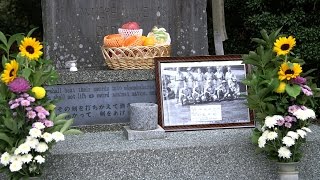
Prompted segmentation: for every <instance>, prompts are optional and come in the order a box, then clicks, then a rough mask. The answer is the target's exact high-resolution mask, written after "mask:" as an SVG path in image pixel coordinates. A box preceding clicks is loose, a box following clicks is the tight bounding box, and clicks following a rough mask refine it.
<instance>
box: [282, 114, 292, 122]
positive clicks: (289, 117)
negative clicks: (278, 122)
mask: <svg viewBox="0 0 320 180" xmlns="http://www.w3.org/2000/svg"><path fill="white" fill-rule="evenodd" d="M284 120H285V121H286V122H289V123H291V122H292V121H293V117H292V116H285V117H284Z"/></svg>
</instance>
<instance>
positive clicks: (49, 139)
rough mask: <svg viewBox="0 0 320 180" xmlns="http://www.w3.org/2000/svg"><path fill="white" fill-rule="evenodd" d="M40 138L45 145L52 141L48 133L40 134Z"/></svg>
mask: <svg viewBox="0 0 320 180" xmlns="http://www.w3.org/2000/svg"><path fill="white" fill-rule="evenodd" d="M41 137H42V138H43V139H44V141H46V143H49V142H51V141H52V135H51V134H50V133H47V132H45V133H43V134H42V136H41Z"/></svg>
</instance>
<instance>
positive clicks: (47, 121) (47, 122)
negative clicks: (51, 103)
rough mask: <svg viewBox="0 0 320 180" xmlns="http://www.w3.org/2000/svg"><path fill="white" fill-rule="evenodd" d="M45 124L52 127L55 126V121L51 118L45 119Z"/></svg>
mask: <svg viewBox="0 0 320 180" xmlns="http://www.w3.org/2000/svg"><path fill="white" fill-rule="evenodd" d="M43 123H44V125H45V126H46V127H52V126H53V122H52V121H50V120H47V119H46V120H44V122H43Z"/></svg>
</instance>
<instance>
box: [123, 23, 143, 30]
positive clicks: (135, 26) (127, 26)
mask: <svg viewBox="0 0 320 180" xmlns="http://www.w3.org/2000/svg"><path fill="white" fill-rule="evenodd" d="M121 28H122V29H140V26H139V24H138V23H137V22H127V23H125V24H123V25H122V26H121Z"/></svg>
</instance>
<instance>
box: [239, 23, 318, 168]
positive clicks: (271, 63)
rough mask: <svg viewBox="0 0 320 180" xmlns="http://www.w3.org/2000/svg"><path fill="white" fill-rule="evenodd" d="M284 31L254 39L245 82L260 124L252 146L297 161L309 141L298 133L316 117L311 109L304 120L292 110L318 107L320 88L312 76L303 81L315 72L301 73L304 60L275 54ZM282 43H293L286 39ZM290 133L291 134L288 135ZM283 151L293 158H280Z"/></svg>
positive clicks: (246, 61) (247, 56) (245, 60)
mask: <svg viewBox="0 0 320 180" xmlns="http://www.w3.org/2000/svg"><path fill="white" fill-rule="evenodd" d="M280 30H281V29H277V30H276V31H274V32H272V33H271V34H268V33H267V31H266V30H262V31H260V34H261V36H262V38H253V42H256V43H257V48H256V49H255V51H250V52H249V53H248V54H245V55H243V63H244V64H247V65H250V72H249V75H248V76H247V77H246V79H245V80H244V81H243V83H244V84H246V85H247V87H248V95H247V106H248V107H249V108H250V109H252V110H254V112H255V119H256V120H257V121H258V124H259V125H260V126H258V127H257V128H256V129H254V131H253V133H252V136H251V140H252V143H253V144H255V145H258V149H257V151H259V152H264V153H265V154H266V155H267V157H268V158H269V159H272V160H277V161H281V162H296V161H299V160H300V159H301V157H302V152H301V150H300V147H301V145H302V144H303V143H304V142H305V139H304V136H301V135H300V134H299V135H298V132H299V131H300V132H299V133H301V131H303V132H305V131H307V130H305V129H304V128H306V127H307V126H308V125H309V122H310V119H312V118H315V115H314V112H313V111H312V110H311V109H309V110H310V111H309V110H308V111H309V112H307V111H306V112H303V113H309V115H308V118H307V119H304V118H303V117H302V118H301V116H299V114H295V111H296V110H292V109H294V108H297V109H300V107H303V108H306V107H311V108H314V107H315V99H314V98H315V97H316V96H319V89H318V88H317V87H316V85H315V84H314V83H313V82H312V80H313V79H312V78H311V77H307V78H306V79H305V78H303V77H306V76H307V75H309V74H310V73H312V72H313V71H314V70H309V71H306V72H304V73H302V72H300V71H299V69H300V66H302V65H303V64H304V63H305V62H304V61H303V60H302V59H300V58H298V56H295V55H293V53H292V52H291V51H290V52H288V53H285V54H284V55H283V54H280V53H276V52H274V46H275V45H274V42H276V40H277V41H278V40H279V37H281V36H280V35H279V33H280ZM277 44H278V43H277ZM280 44H282V45H283V44H286V45H288V44H289V43H288V41H286V40H284V41H283V42H282V43H280ZM293 44H294V43H293ZM282 45H281V46H280V47H281V49H282ZM295 48H296V47H294V49H295ZM284 67H287V69H285V68H284ZM283 68H284V69H283ZM298 72H299V73H298ZM296 73H297V74H296ZM293 75H294V76H293ZM306 88H307V89H308V88H310V89H309V91H308V92H311V91H312V93H313V95H311V94H309V93H307V92H306V91H305V89H306ZM302 90H304V91H302ZM310 90H311V91H310ZM290 108H291V110H289V109H290ZM303 108H301V110H302V109H303ZM306 109H307V108H306ZM303 111H304V110H303ZM286 118H287V119H290V118H295V119H296V121H291V120H290V121H288V122H287V120H286ZM285 123H288V124H285ZM302 129H304V130H305V131H304V130H302ZM288 132H290V133H291V135H288ZM303 132H302V133H303ZM272 133H273V135H272ZM275 134H276V136H275ZM292 134H296V136H298V138H294V139H293V140H292V141H294V144H292V145H290V146H288V145H287V144H285V143H286V141H285V140H284V138H285V137H286V138H291V136H292ZM291 139H292V138H291ZM280 148H284V149H285V150H287V151H289V152H290V153H291V154H290V158H284V157H280V156H281V155H280V156H279V154H280V153H278V151H279V149H280ZM282 153H283V152H282Z"/></svg>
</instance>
